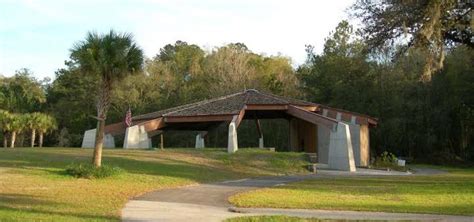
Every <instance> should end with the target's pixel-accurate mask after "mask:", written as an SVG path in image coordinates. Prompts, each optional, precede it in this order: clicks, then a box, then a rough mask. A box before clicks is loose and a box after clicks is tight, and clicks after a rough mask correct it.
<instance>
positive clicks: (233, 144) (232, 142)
mask: <svg viewBox="0 0 474 222" xmlns="http://www.w3.org/2000/svg"><path fill="white" fill-rule="evenodd" d="M238 149H239V144H238V141H237V127H236V125H235V121H232V122H230V124H229V136H228V138H227V152H228V153H235V152H236V151H237V150H238Z"/></svg>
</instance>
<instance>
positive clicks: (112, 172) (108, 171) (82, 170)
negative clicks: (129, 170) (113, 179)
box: [66, 163, 123, 179]
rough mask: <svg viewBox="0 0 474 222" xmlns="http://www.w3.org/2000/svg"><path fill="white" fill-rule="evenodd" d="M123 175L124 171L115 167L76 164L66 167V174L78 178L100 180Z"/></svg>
mask: <svg viewBox="0 0 474 222" xmlns="http://www.w3.org/2000/svg"><path fill="white" fill-rule="evenodd" d="M121 173H123V170H122V169H121V168H119V167H114V166H101V167H98V168H97V167H95V166H94V165H92V164H86V163H79V164H77V163H74V164H71V165H69V166H67V167H66V174H68V175H71V176H73V177H76V178H86V179H99V178H106V177H110V176H116V175H119V174H121Z"/></svg>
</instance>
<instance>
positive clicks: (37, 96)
mask: <svg viewBox="0 0 474 222" xmlns="http://www.w3.org/2000/svg"><path fill="white" fill-rule="evenodd" d="M0 97H1V98H0V102H1V105H2V107H4V108H5V109H7V110H9V111H11V112H30V111H35V110H38V109H39V108H40V105H41V104H44V103H45V102H46V96H45V93H44V90H43V88H42V86H41V83H40V82H39V81H37V80H36V79H35V78H34V77H32V73H31V71H30V70H28V69H20V70H18V71H16V73H15V75H14V76H13V77H11V78H3V79H2V80H1V81H0Z"/></svg>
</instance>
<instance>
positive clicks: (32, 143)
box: [31, 129, 36, 147]
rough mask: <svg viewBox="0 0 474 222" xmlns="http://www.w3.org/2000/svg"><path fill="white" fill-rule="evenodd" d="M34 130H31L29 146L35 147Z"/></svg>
mask: <svg viewBox="0 0 474 222" xmlns="http://www.w3.org/2000/svg"><path fill="white" fill-rule="evenodd" d="M35 139H36V130H35V129H33V130H31V147H35Z"/></svg>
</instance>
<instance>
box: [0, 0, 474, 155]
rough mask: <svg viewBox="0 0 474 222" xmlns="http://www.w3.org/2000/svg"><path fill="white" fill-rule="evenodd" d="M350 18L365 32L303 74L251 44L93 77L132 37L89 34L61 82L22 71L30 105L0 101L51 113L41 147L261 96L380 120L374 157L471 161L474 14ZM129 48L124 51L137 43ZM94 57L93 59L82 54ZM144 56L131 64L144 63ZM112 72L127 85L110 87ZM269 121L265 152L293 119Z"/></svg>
mask: <svg viewBox="0 0 474 222" xmlns="http://www.w3.org/2000/svg"><path fill="white" fill-rule="evenodd" d="M352 9H353V10H352V12H353V14H354V15H355V16H357V17H358V18H361V19H362V20H363V21H365V22H366V25H365V26H364V27H362V29H360V30H354V28H353V27H352V26H351V25H350V24H349V23H348V22H347V21H342V22H340V23H339V25H338V26H337V27H336V28H335V29H334V31H333V32H331V33H330V35H329V36H328V37H327V38H326V40H325V43H324V49H323V52H321V53H316V52H314V50H313V49H314V47H313V46H311V45H308V46H307V47H306V52H307V60H306V62H305V63H304V64H301V65H299V66H298V67H296V68H295V67H293V66H292V61H291V58H288V57H285V56H281V55H276V56H267V55H263V54H258V53H254V52H253V51H252V50H251V49H249V48H248V47H247V46H246V45H245V44H244V43H231V44H227V45H224V46H221V47H216V48H214V49H212V50H209V51H206V50H204V49H202V48H201V47H199V46H198V45H195V44H192V43H187V42H184V41H176V42H175V43H172V44H167V45H165V46H164V47H162V48H161V49H160V51H159V52H157V54H156V55H155V56H154V57H152V58H144V59H143V63H142V64H141V65H139V64H138V63H123V62H124V61H127V59H129V58H130V57H127V56H122V57H120V56H119V57H117V58H116V59H117V60H110V61H108V60H106V62H107V65H111V64H112V65H113V64H115V65H117V64H118V66H119V67H120V68H121V70H122V71H121V72H120V73H117V74H113V73H111V70H110V69H109V68H107V67H111V66H103V67H102V68H101V69H102V70H97V69H96V68H95V67H94V65H93V64H94V58H97V57H93V56H92V57H89V56H90V55H88V54H85V53H84V52H88V53H93V52H94V50H95V49H97V50H101V47H102V48H107V47H109V45H110V44H108V43H107V42H110V41H111V39H110V38H111V37H114V38H115V39H116V40H117V41H118V40H119V39H121V38H122V37H125V38H126V39H131V40H132V38H129V37H131V36H127V35H121V34H117V33H107V34H105V35H98V34H95V33H91V34H89V35H88V36H87V37H86V40H85V41H83V42H80V44H77V45H75V46H74V47H73V49H72V50H71V52H72V53H71V57H70V58H69V60H68V61H66V68H62V69H59V70H58V71H57V72H56V78H55V80H54V81H53V82H51V83H47V84H46V83H44V82H41V81H38V80H35V79H34V78H32V77H31V73H29V71H28V70H26V71H25V70H20V72H18V73H17V75H15V76H14V77H12V78H13V79H14V78H21V79H22V80H24V82H27V83H24V85H25V87H32V89H33V90H27V91H28V92H27V94H25V96H22V97H12V96H9V95H10V94H8V93H3V94H0V103H1V104H2V107H9V108H7V109H6V110H9V111H11V112H34V111H42V112H46V113H50V114H51V115H52V116H54V117H55V118H56V119H57V125H58V130H57V131H55V132H54V133H52V134H50V135H49V136H47V138H46V141H45V143H46V144H47V145H50V146H79V145H80V143H81V139H82V134H83V132H84V130H86V129H91V128H96V127H97V126H98V125H97V120H98V119H99V121H101V120H104V122H105V121H106V122H107V123H114V122H119V121H123V117H124V114H125V111H126V110H127V109H128V108H129V107H130V108H131V110H132V112H133V114H134V115H136V114H141V113H147V112H153V111H157V110H160V109H165V108H169V107H173V106H177V105H181V104H185V103H189V102H194V101H199V100H203V99H208V98H213V97H217V96H221V95H226V94H229V93H233V92H236V91H241V90H244V89H249V88H255V89H258V90H261V91H266V92H271V93H274V94H277V95H282V96H287V97H294V98H300V99H304V100H308V101H312V102H315V103H321V104H326V105H329V106H333V107H337V108H342V109H347V110H351V111H356V112H360V113H365V114H368V115H371V116H374V117H377V118H379V125H378V126H377V127H376V128H374V129H372V130H371V135H370V136H371V144H370V147H371V149H372V154H373V155H376V154H377V153H382V152H383V151H390V152H392V153H395V154H396V155H397V156H403V157H406V158H410V159H415V160H419V161H430V162H443V163H445V162H446V161H453V162H459V161H474V75H473V73H474V66H473V65H474V64H473V61H474V53H473V43H472V39H473V37H472V30H470V28H469V27H470V26H469V25H470V23H469V22H467V23H466V21H471V20H470V18H468V17H466V16H469V15H470V14H469V13H468V12H470V10H471V9H470V6H469V5H466V4H465V3H463V2H459V1H408V2H393V1H357V2H356V3H355V5H354V6H353V8H352ZM400 15H407V16H400ZM408 15H416V16H408ZM433 15H435V16H433ZM384 33H385V34H384ZM388 34H390V35H388ZM400 39H403V40H404V41H402V40H400ZM406 40H408V41H406ZM114 41H115V40H114ZM120 41H122V40H120ZM124 41H125V40H124ZM126 41H128V42H123V44H124V48H128V47H132V46H134V42H133V41H129V40H126ZM88 44H89V45H88ZM99 46H100V47H99ZM125 46H126V47H125ZM94 47H96V48H94ZM90 48H93V49H94V50H84V49H90ZM108 51H114V52H117V53H116V54H117V55H120V53H123V52H127V53H128V52H129V51H127V50H118V48H111V50H108ZM139 51H140V49H139V48H137V54H134V55H133V57H134V58H137V61H138V60H140V58H138V57H141V55H140V53H141V52H139ZM124 55H125V54H124ZM120 58H121V59H120ZM104 61H105V60H104ZM130 64H135V65H130ZM25 72H26V74H25ZM91 73H92V74H91ZM99 73H102V74H99ZM132 73H133V75H130V74H132ZM109 75H113V76H117V75H119V76H120V78H117V81H115V80H113V81H112V79H110V80H111V82H110V83H111V84H108V85H104V84H106V83H104V80H107V79H108V78H109V77H108V76H109ZM12 78H3V79H1V80H0V81H2V82H6V81H10V80H11V79H12ZM114 79H115V78H114ZM112 82H113V83H112ZM103 89H107V91H103ZM101 90H102V91H101ZM19 92H22V91H21V90H19ZM106 92H107V93H106ZM105 94H107V95H105ZM104 95H105V97H104ZM19 98H20V99H19ZM98 101H102V102H104V104H102V107H104V106H106V107H107V109H106V110H107V118H103V117H104V116H102V117H101V116H100V115H101V114H100V112H98V106H97V105H98V103H97V102H98ZM102 113H104V112H102ZM91 116H94V118H91ZM250 124H251V123H248V124H246V123H245V122H244V123H243V124H242V126H241V127H240V128H239V143H243V144H242V146H256V143H257V141H258V140H257V139H256V138H253V136H254V134H253V133H248V132H249V131H252V130H254V129H253V126H251V125H250ZM262 124H263V125H264V127H263V132H264V135H265V137H266V138H274V139H272V140H270V141H268V145H269V146H274V147H277V148H278V147H285V146H287V135H286V131H285V128H286V127H287V125H285V124H287V123H285V121H272V122H263V123H262ZM225 130H226V129H225V127H223V128H218V129H215V130H214V131H213V132H212V133H210V135H209V136H208V137H209V138H208V139H209V142H208V144H210V145H211V146H223V144H224V143H225V139H226V138H225ZM193 135H194V134H186V133H174V132H170V133H169V134H167V135H165V138H166V140H165V145H166V146H192V145H193V143H194V136H193ZM266 143H267V141H266ZM118 144H120V141H118Z"/></svg>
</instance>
